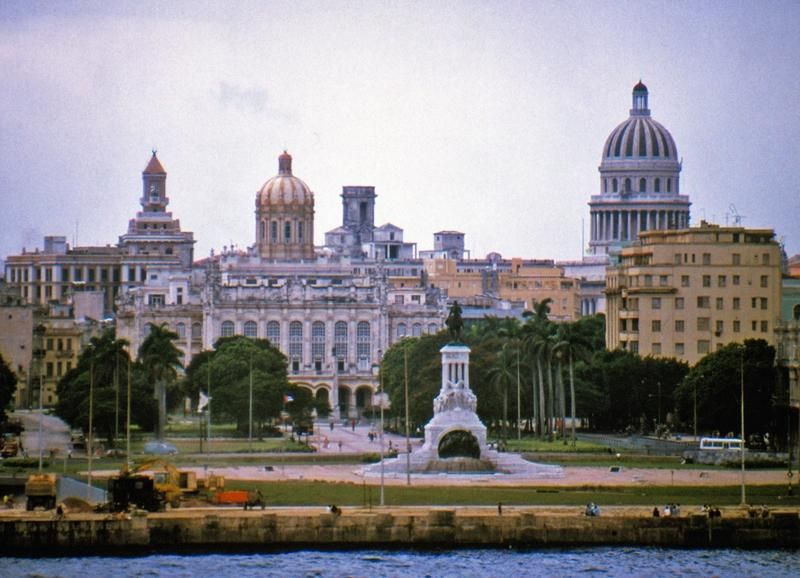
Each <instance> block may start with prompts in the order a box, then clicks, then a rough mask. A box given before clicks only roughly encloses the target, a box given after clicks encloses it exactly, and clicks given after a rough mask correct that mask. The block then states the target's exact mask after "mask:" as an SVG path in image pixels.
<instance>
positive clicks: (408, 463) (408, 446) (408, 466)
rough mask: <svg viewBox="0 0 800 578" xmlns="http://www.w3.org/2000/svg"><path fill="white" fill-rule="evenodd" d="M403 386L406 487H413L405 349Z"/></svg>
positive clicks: (404, 350) (405, 353)
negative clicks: (404, 399)
mask: <svg viewBox="0 0 800 578" xmlns="http://www.w3.org/2000/svg"><path fill="white" fill-rule="evenodd" d="M403 385H404V389H405V398H406V401H405V405H406V485H407V486H410V485H411V432H410V424H409V423H408V414H409V412H408V349H406V348H405V347H403Z"/></svg>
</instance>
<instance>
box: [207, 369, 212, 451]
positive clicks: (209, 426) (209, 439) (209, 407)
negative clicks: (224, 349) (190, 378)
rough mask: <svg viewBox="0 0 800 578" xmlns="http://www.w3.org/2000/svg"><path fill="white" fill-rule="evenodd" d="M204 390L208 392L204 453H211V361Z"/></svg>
mask: <svg viewBox="0 0 800 578" xmlns="http://www.w3.org/2000/svg"><path fill="white" fill-rule="evenodd" d="M206 390H207V391H208V405H206V411H208V422H207V424H206V428H208V431H207V432H206V437H207V439H208V443H207V444H206V453H209V454H210V453H211V359H210V358H209V360H208V370H207V371H206Z"/></svg>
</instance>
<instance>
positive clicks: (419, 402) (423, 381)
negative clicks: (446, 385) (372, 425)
mask: <svg viewBox="0 0 800 578" xmlns="http://www.w3.org/2000/svg"><path fill="white" fill-rule="evenodd" d="M449 341H450V335H449V333H447V332H444V331H440V332H439V333H436V334H433V335H423V336H421V337H406V338H405V339H402V340H400V341H398V342H397V343H395V344H394V345H392V346H391V347H390V348H389V350H388V351H387V352H386V354H385V355H384V357H383V361H382V362H381V372H382V376H381V377H382V379H383V387H384V389H385V391H386V393H387V394H388V395H389V398H390V400H391V405H392V413H393V414H394V415H398V416H405V383H404V379H405V366H406V364H405V360H406V359H407V362H408V363H407V367H408V396H409V403H408V405H409V420H410V422H411V428H412V430H416V429H417V428H418V427H421V426H422V425H424V424H426V423H428V421H430V419H431V418H432V417H433V399H434V398H435V397H436V396H437V395H438V394H439V389H440V388H441V375H442V366H441V355H440V353H439V350H440V349H441V348H442V347H444V346H445V345H447V343H448V342H449ZM474 375H475V374H474V373H473V371H472V367H471V368H470V381H472V379H473V376H474ZM418 433H419V432H418Z"/></svg>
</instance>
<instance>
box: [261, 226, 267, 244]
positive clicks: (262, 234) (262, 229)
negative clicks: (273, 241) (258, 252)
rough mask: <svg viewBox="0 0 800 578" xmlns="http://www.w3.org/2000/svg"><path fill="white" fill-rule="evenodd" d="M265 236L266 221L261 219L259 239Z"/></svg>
mask: <svg viewBox="0 0 800 578" xmlns="http://www.w3.org/2000/svg"><path fill="white" fill-rule="evenodd" d="M266 238H267V223H266V221H261V240H262V241H263V240H264V239H266Z"/></svg>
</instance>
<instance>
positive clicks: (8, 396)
mask: <svg viewBox="0 0 800 578" xmlns="http://www.w3.org/2000/svg"><path fill="white" fill-rule="evenodd" d="M16 391H17V374H16V373H14V371H13V370H12V369H11V368H10V367H9V366H8V364H7V363H6V361H5V359H3V356H2V355H0V423H3V422H5V421H6V419H8V416H7V415H6V408H7V407H8V404H10V403H11V400H12V399H14V393H15V392H16Z"/></svg>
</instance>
